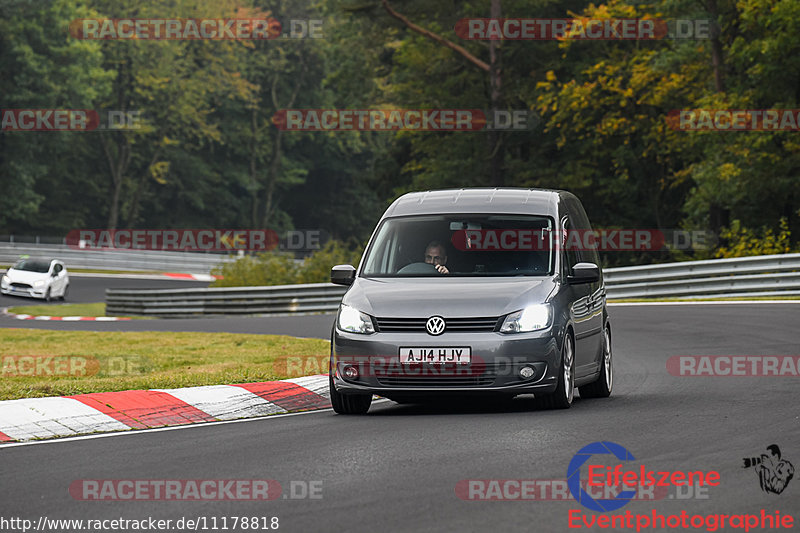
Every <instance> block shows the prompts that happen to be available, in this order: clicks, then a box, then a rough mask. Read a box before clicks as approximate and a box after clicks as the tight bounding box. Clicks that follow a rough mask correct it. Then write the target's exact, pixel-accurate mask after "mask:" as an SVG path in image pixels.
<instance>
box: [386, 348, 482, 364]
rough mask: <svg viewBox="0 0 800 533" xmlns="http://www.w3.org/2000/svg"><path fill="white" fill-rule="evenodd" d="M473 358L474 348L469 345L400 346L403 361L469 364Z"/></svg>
mask: <svg viewBox="0 0 800 533" xmlns="http://www.w3.org/2000/svg"><path fill="white" fill-rule="evenodd" d="M471 359H472V349H471V348H469V347H463V346H462V347H460V348H447V347H438V346H437V347H435V348H428V347H424V346H414V347H410V348H400V362H401V363H432V364H445V363H461V364H467V363H469V362H470V360H471Z"/></svg>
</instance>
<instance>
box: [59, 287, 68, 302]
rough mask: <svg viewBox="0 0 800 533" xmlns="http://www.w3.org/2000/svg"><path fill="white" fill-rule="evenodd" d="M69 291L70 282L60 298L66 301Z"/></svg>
mask: <svg viewBox="0 0 800 533" xmlns="http://www.w3.org/2000/svg"><path fill="white" fill-rule="evenodd" d="M68 292H69V284H67V285H65V286H64V293H63V294H62V295H61V298H60V300H61V301H62V302H66V301H67V293H68Z"/></svg>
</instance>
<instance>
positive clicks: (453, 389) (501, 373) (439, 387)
mask: <svg viewBox="0 0 800 533" xmlns="http://www.w3.org/2000/svg"><path fill="white" fill-rule="evenodd" d="M401 347H430V348H437V347H442V348H444V347H469V348H470V349H471V353H472V362H471V363H470V364H469V365H436V364H417V365H407V364H401V363H400V362H399V351H400V348H401ZM560 354H561V346H560V342H559V341H558V336H557V335H556V334H555V333H554V330H553V329H552V328H548V329H546V330H541V331H536V332H531V333H517V334H502V333H497V332H485V333H458V332H454V333H448V332H445V333H444V334H442V335H439V336H435V337H434V336H431V335H427V334H418V333H383V332H382V333H374V334H371V335H359V334H354V333H345V332H341V331H338V330H335V331H334V335H333V346H332V357H331V370H332V375H333V385H334V386H335V387H336V390H337V391H338V392H340V393H343V394H354V393H355V394H358V393H372V394H378V395H381V396H386V397H388V398H392V397H393V396H397V397H400V396H402V397H417V396H419V397H423V396H432V395H437V396H438V395H465V394H470V395H471V394H506V395H517V394H548V393H551V392H553V391H554V390H555V388H556V384H557V379H558V377H557V372H558V368H559V367H560V362H561V361H560ZM347 366H355V367H356V368H357V369H358V372H359V375H358V377H356V378H354V379H351V378H345V377H344V374H343V370H344V368H345V367H347ZM524 366H529V367H531V368H532V369H533V375H532V376H530V377H529V378H527V379H525V378H523V377H521V376H520V374H519V371H520V369H521V368H522V367H524Z"/></svg>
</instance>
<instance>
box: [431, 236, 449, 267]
mask: <svg viewBox="0 0 800 533" xmlns="http://www.w3.org/2000/svg"><path fill="white" fill-rule="evenodd" d="M425 262H426V263H428V264H429V265H433V266H434V267H436V270H438V271H439V273H440V274H449V273H450V271H449V270H447V267H446V266H444V265H445V264H446V263H447V251H445V249H444V246H443V245H442V243H440V242H439V241H431V242H429V243H428V246H427V247H426V248H425Z"/></svg>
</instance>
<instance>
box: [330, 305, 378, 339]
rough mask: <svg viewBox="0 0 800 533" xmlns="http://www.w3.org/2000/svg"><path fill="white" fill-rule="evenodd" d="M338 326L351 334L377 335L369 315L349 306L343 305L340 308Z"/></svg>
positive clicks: (337, 319)
mask: <svg viewBox="0 0 800 533" xmlns="http://www.w3.org/2000/svg"><path fill="white" fill-rule="evenodd" d="M336 325H337V327H338V328H339V329H340V330H342V331H347V332H350V333H375V328H374V327H373V325H372V319H371V318H370V317H369V315H367V314H366V313H362V312H361V311H359V310H357V309H355V308H353V307H350V306H349V305H344V304H342V305H341V306H340V307H339V316H338V317H337V318H336Z"/></svg>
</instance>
